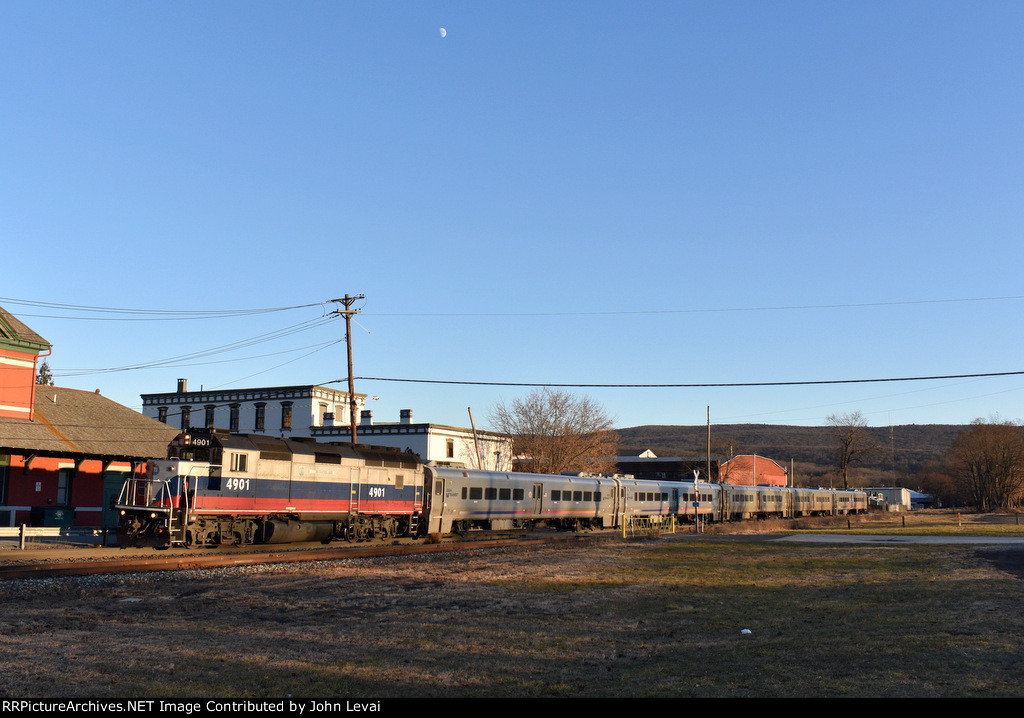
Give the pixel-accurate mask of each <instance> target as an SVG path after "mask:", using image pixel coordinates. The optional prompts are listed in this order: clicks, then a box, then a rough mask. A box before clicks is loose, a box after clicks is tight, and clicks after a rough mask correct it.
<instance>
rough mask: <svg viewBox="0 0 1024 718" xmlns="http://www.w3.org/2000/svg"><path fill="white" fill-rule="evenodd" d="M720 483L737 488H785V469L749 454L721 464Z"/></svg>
mask: <svg viewBox="0 0 1024 718" xmlns="http://www.w3.org/2000/svg"><path fill="white" fill-rule="evenodd" d="M721 472H722V473H721V475H722V481H723V482H726V483H730V484H735V485H737V486H786V485H787V481H786V478H787V474H786V469H785V468H784V467H782V466H780V465H779V464H777V463H775V462H774V461H772V460H771V459H766V458H765V457H763V456H757V455H756V454H751V455H747V456H734V457H732V458H731V459H729V460H728V461H723V462H722V468H721Z"/></svg>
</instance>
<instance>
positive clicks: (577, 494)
mask: <svg viewBox="0 0 1024 718" xmlns="http://www.w3.org/2000/svg"><path fill="white" fill-rule="evenodd" d="M572 500H573V501H582V500H583V492H582V491H573V492H572Z"/></svg>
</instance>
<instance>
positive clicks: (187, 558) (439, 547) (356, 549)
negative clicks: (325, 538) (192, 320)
mask: <svg viewBox="0 0 1024 718" xmlns="http://www.w3.org/2000/svg"><path fill="white" fill-rule="evenodd" d="M586 538H588V537H584V536H576V535H574V536H557V537H555V536H548V537H530V538H520V537H513V538H505V539H486V540H470V541H451V542H442V543H433V544H407V545H398V546H396V545H390V546H372V547H369V546H367V547H361V546H352V547H347V548H323V549H302V550H292V551H267V552H250V553H237V554H228V555H226V554H216V555H202V554H198V553H197V554H195V555H181V554H178V555H174V556H160V557H144V558H130V559H109V560H108V559H100V560H91V559H88V560H81V561H60V562H48V563H32V564H9V565H6V566H4V565H0V580H3V579H19V578H54V577H62V576H91V575H96V574H110V573H142V572H150V571H189V570H195V569H210V568H225V567H233V566H254V565H261V564H282V563H301V562H309V561H342V560H346V559H354V558H377V557H382V556H413V555H420V554H432V553H443V552H455V551H475V550H480V549H489V548H513V547H514V548H519V547H523V546H537V545H542V544H551V543H568V542H573V541H582V540H585V539H586ZM201 550H202V549H197V551H201Z"/></svg>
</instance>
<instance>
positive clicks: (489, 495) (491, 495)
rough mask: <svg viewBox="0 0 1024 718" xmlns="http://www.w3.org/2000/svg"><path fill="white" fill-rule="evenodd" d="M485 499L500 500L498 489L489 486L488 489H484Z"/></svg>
mask: <svg viewBox="0 0 1024 718" xmlns="http://www.w3.org/2000/svg"><path fill="white" fill-rule="evenodd" d="M484 498H485V499H487V500H488V501H494V500H495V499H496V498H498V489H496V488H495V487H493V486H488V487H487V488H486V489H484Z"/></svg>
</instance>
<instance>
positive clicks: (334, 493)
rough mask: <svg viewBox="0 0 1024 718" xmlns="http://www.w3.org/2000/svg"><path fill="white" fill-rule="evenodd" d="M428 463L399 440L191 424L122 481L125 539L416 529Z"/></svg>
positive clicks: (205, 541)
mask: <svg viewBox="0 0 1024 718" xmlns="http://www.w3.org/2000/svg"><path fill="white" fill-rule="evenodd" d="M423 468H424V467H423V464H422V462H421V461H420V460H419V457H418V456H416V455H415V454H412V453H409V452H405V451H399V450H397V449H392V448H387V447H379V446H367V445H363V444H348V443H331V444H325V443H318V442H316V441H313V440H312V439H299V438H293V439H278V438H275V437H272V436H263V435H258V434H228V433H225V432H223V431H218V430H199V429H192V430H189V431H187V432H183V433H181V434H179V435H178V436H177V437H175V438H174V439H173V440H172V441H171V444H170V446H169V447H168V458H167V459H165V460H159V461H149V462H147V465H146V475H145V477H132V478H129V479H128V480H126V481H125V483H124V486H123V487H122V489H121V494H120V497H119V498H118V502H117V505H116V508H117V510H118V512H119V514H120V520H119V525H118V542H119V544H121V545H134V546H156V547H166V546H170V545H182V546H215V545H220V544H235V545H242V544H250V543H289V542H295V541H324V542H327V541H329V540H331V539H332V538H345V539H348V540H350V541H351V540H363V539H367V538H372V537H380V538H387V537H390V536H398V535H417V534H418V533H419V526H418V520H419V517H420V516H421V514H422V509H423Z"/></svg>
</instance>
